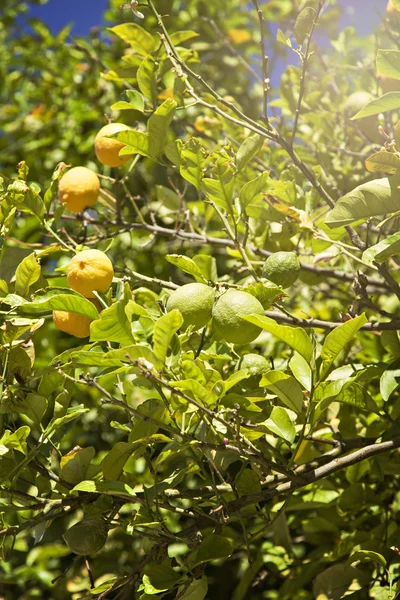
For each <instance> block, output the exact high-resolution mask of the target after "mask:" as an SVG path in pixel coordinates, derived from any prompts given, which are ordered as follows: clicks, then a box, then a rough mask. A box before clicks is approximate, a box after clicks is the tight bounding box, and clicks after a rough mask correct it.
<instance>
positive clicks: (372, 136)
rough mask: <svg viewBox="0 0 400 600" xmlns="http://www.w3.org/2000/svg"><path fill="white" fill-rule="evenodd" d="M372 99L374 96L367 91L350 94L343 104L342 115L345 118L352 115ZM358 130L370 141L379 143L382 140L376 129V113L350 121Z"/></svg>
mask: <svg viewBox="0 0 400 600" xmlns="http://www.w3.org/2000/svg"><path fill="white" fill-rule="evenodd" d="M371 100H374V96H373V95H372V94H370V93H369V92H365V91H362V90H361V91H359V92H354V94H350V96H349V97H348V98H347V100H346V102H345V103H344V105H343V112H344V116H345V118H346V119H347V120H350V119H351V117H354V115H356V114H357V113H358V112H359V111H360V110H361V109H362V108H363V107H364V106H365V105H366V104H368V102H371ZM352 123H353V124H354V125H356V126H357V127H358V128H359V129H360V131H362V133H363V134H364V135H365V136H366V137H367V138H368V139H369V140H370V141H371V142H376V143H378V144H379V143H380V142H381V141H382V138H381V135H380V133H379V131H378V125H379V121H378V117H377V115H371V116H370V117H364V118H363V119H357V120H355V121H352Z"/></svg>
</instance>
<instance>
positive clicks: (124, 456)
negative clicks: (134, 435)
mask: <svg viewBox="0 0 400 600" xmlns="http://www.w3.org/2000/svg"><path fill="white" fill-rule="evenodd" d="M134 449H135V444H133V443H132V442H117V443H116V444H114V445H113V447H112V448H111V450H110V451H109V452H108V454H106V456H105V457H104V458H103V460H102V462H101V469H102V471H103V475H104V479H111V480H113V481H115V480H117V479H119V478H120V476H121V475H122V472H123V469H124V465H125V463H126V461H127V460H128V458H129V457H130V455H131V454H132V452H133V451H134Z"/></svg>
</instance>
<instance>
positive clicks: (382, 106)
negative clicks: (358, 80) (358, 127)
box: [350, 92, 400, 121]
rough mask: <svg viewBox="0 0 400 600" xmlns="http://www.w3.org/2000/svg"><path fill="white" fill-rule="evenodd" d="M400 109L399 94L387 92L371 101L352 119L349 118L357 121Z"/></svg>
mask: <svg viewBox="0 0 400 600" xmlns="http://www.w3.org/2000/svg"><path fill="white" fill-rule="evenodd" d="M398 108H400V92H389V93H387V94H384V95H383V96H381V97H380V98H377V99H376V100H371V102H368V104H366V105H365V106H364V108H362V109H361V110H360V111H359V112H358V113H357V114H356V115H354V117H351V119H350V120H351V121H355V120H357V119H363V118H364V117H371V116H373V115H379V113H385V112H388V111H390V110H397V109H398Z"/></svg>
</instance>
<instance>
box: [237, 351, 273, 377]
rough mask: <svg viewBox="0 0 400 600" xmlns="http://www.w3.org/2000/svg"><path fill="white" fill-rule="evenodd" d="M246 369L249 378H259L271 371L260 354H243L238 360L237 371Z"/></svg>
mask: <svg viewBox="0 0 400 600" xmlns="http://www.w3.org/2000/svg"><path fill="white" fill-rule="evenodd" d="M242 369H246V371H248V372H249V374H250V376H251V377H257V376H258V377H260V376H261V375H264V373H266V372H267V371H269V370H270V369H271V367H270V364H269V362H268V361H267V359H266V358H264V357H263V356H261V355H260V354H245V355H244V356H242V358H241V359H240V360H239V362H238V365H237V370H238V371H241V370H242Z"/></svg>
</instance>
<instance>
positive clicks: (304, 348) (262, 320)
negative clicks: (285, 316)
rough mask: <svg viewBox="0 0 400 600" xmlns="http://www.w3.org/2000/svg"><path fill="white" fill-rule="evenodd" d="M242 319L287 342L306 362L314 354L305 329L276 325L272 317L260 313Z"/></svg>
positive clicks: (309, 360)
mask: <svg viewBox="0 0 400 600" xmlns="http://www.w3.org/2000/svg"><path fill="white" fill-rule="evenodd" d="M242 319H244V320H245V321H249V323H253V324H254V325H257V326H258V327H261V329H264V331H268V332H269V333H271V334H272V335H274V336H275V337H277V338H279V339H280V340H282V341H283V342H285V344H288V346H290V347H291V348H293V350H295V351H296V352H298V353H299V354H301V356H302V357H303V358H305V359H306V361H307V362H308V364H310V362H311V361H312V357H313V354H314V350H313V345H312V343H311V340H310V338H309V337H308V335H307V333H306V331H305V330H304V329H302V328H301V327H289V326H287V325H278V323H276V322H275V321H274V320H273V319H270V318H269V317H265V316H261V315H249V316H247V317H242Z"/></svg>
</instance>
